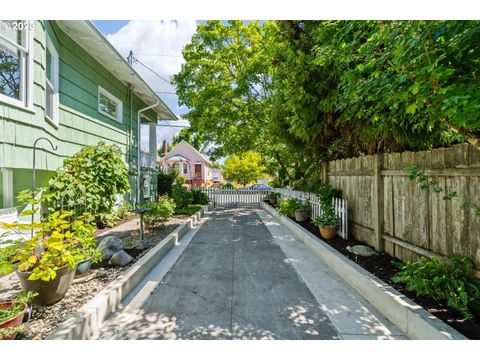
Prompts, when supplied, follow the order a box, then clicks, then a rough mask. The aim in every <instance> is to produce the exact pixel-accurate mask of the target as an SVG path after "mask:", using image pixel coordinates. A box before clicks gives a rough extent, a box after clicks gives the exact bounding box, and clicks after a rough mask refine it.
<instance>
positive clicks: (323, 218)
mask: <svg viewBox="0 0 480 360" xmlns="http://www.w3.org/2000/svg"><path fill="white" fill-rule="evenodd" d="M312 222H313V223H314V224H315V225H317V226H320V227H333V228H336V227H337V226H338V225H340V218H339V217H338V216H337V215H336V214H335V210H334V208H333V206H327V207H325V208H324V209H323V213H322V215H320V216H317V217H315V219H313V221H312Z"/></svg>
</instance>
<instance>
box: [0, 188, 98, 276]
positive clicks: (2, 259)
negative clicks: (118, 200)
mask: <svg viewBox="0 0 480 360" xmlns="http://www.w3.org/2000/svg"><path fill="white" fill-rule="evenodd" d="M30 196H32V195H30ZM42 200H44V196H40V197H39V199H33V198H31V199H30V202H31V203H34V202H38V201H42ZM24 201H28V198H27V197H26V195H24ZM26 205H27V207H26V208H27V210H24V211H23V212H22V213H21V214H20V215H21V216H27V215H31V214H32V213H35V211H36V210H30V209H29V206H28V205H29V204H28V203H27V204H26ZM70 219H74V220H70ZM90 221H91V218H90V217H89V216H88V214H85V215H83V216H79V217H77V216H74V214H73V212H72V211H64V210H61V211H56V212H54V213H50V214H48V215H47V216H46V217H45V218H44V219H43V220H42V222H37V221H34V222H33V223H26V224H25V223H21V222H13V223H11V224H7V223H0V228H1V229H5V230H7V231H6V232H4V233H3V234H2V236H0V240H2V238H3V237H6V236H8V235H9V234H11V233H12V232H13V233H16V234H19V235H21V234H22V233H25V232H27V233H28V234H29V235H30V234H31V232H32V230H33V236H31V237H30V236H29V237H28V238H26V239H23V238H19V239H17V240H4V241H2V244H3V245H5V246H3V247H1V248H0V273H2V274H8V273H10V272H11V271H13V270H15V268H17V269H18V270H19V271H23V272H32V274H31V275H30V276H29V278H28V279H29V280H38V279H42V280H43V281H50V280H53V279H55V277H56V271H57V270H59V269H61V268H64V267H68V268H70V269H72V270H73V269H75V267H76V265H77V264H78V263H79V262H81V261H83V260H86V259H88V258H92V261H93V262H95V261H97V259H98V257H99V254H98V251H97V250H96V242H95V236H94V232H95V228H94V227H93V226H92V225H91V224H90Z"/></svg>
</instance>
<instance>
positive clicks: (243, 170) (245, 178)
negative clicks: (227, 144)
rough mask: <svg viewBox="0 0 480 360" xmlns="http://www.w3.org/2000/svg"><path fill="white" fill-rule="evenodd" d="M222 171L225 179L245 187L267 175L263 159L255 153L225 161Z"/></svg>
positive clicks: (234, 156)
mask: <svg viewBox="0 0 480 360" xmlns="http://www.w3.org/2000/svg"><path fill="white" fill-rule="evenodd" d="M222 170H223V175H224V176H225V178H227V179H228V180H232V181H236V182H238V183H240V184H242V185H243V187H245V186H246V185H247V184H249V183H251V182H254V181H256V180H258V179H260V178H262V177H263V176H264V175H265V167H264V166H263V164H262V157H261V155H260V154H259V153H256V152H254V151H247V152H245V153H242V154H240V155H233V156H231V157H229V158H228V159H226V160H225V163H224V165H223V167H222Z"/></svg>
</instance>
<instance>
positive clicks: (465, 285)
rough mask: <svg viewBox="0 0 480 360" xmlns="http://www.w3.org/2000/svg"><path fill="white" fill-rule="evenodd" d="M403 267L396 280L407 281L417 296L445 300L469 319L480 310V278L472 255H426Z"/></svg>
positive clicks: (408, 288)
mask: <svg viewBox="0 0 480 360" xmlns="http://www.w3.org/2000/svg"><path fill="white" fill-rule="evenodd" d="M399 268H400V271H399V272H398V273H397V274H396V275H395V276H394V277H392V280H393V281H394V282H395V283H403V284H405V285H406V288H407V290H409V291H412V292H415V294H416V295H417V296H428V297H431V298H433V299H435V300H444V301H446V302H447V306H449V307H450V308H452V309H454V310H457V311H458V312H459V313H460V314H462V316H463V317H464V318H465V319H468V320H470V319H472V318H473V317H474V313H477V314H478V313H480V280H479V279H474V278H473V274H474V269H475V268H474V264H473V262H472V261H471V260H470V259H469V258H467V257H465V256H460V255H455V256H453V257H451V258H449V259H448V260H447V261H442V260H440V259H428V258H422V259H421V260H420V261H417V262H409V261H407V262H405V263H403V264H401V265H399Z"/></svg>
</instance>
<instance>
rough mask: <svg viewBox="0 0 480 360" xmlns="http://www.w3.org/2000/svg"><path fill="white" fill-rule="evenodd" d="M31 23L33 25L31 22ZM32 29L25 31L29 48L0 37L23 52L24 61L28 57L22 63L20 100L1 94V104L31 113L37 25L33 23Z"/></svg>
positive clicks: (0, 38) (0, 36) (0, 37)
mask: <svg viewBox="0 0 480 360" xmlns="http://www.w3.org/2000/svg"><path fill="white" fill-rule="evenodd" d="M29 23H32V22H31V21H29ZM31 25H32V28H31V29H29V28H27V29H25V30H23V31H25V32H26V33H27V35H26V45H27V47H26V48H24V47H23V46H20V45H18V44H16V43H14V42H12V41H11V40H10V39H7V38H5V37H3V36H2V35H0V40H3V41H6V42H8V43H9V44H10V45H13V46H15V47H16V48H17V49H19V50H21V51H23V52H24V53H25V56H24V60H25V57H26V61H23V62H22V63H21V65H20V66H21V74H22V78H21V80H20V81H21V82H22V84H23V85H22V87H21V88H22V89H21V94H20V100H19V99H14V98H12V97H10V96H7V95H4V94H0V102H3V103H6V104H9V105H13V106H15V107H18V108H21V109H27V110H30V111H33V57H34V54H33V33H34V31H35V28H34V26H35V24H34V23H32V24H31Z"/></svg>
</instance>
